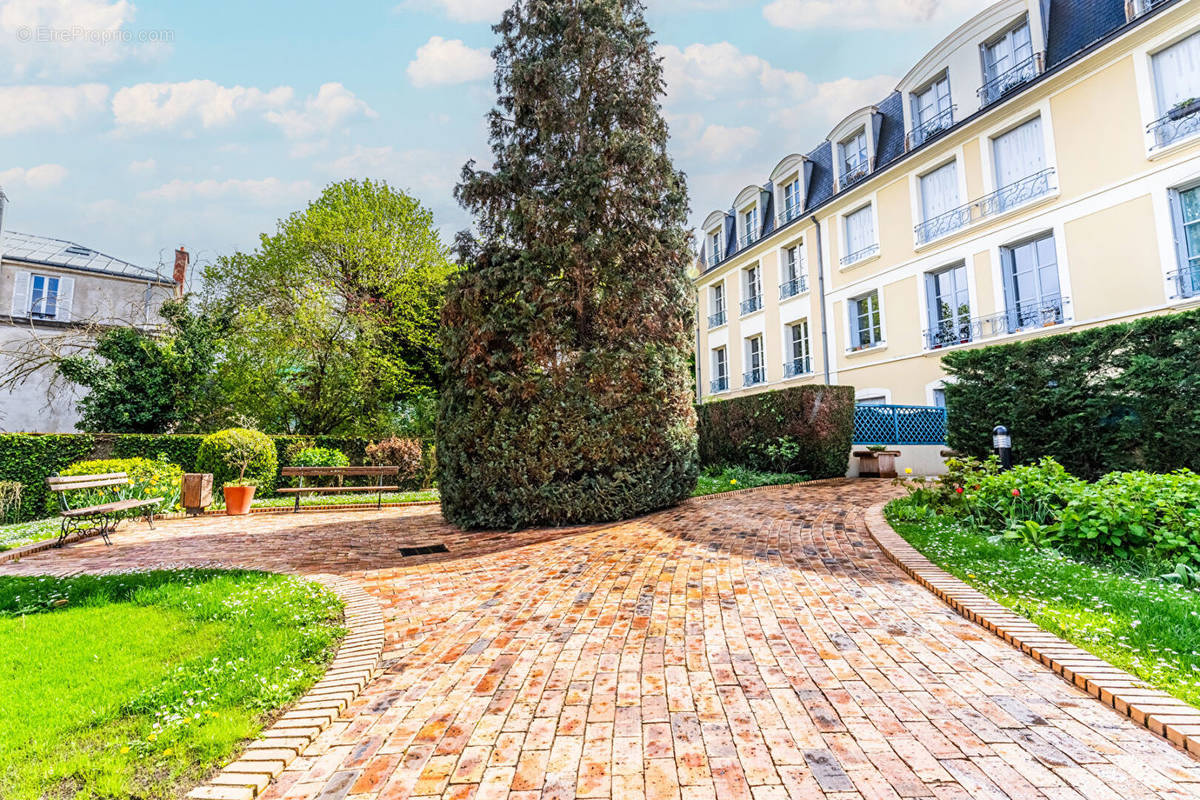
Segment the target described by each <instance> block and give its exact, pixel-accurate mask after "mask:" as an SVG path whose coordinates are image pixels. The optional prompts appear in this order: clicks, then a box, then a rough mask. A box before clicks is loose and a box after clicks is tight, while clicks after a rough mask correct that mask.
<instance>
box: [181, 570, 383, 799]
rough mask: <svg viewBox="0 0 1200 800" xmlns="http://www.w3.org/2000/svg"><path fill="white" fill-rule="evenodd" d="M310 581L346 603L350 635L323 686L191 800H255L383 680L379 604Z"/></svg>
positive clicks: (336, 583) (336, 581) (331, 578)
mask: <svg viewBox="0 0 1200 800" xmlns="http://www.w3.org/2000/svg"><path fill="white" fill-rule="evenodd" d="M308 579H309V580H314V581H317V582H318V583H320V584H322V585H323V586H325V587H326V588H328V589H331V590H333V591H334V592H336V593H337V595H338V597H340V598H341V599H342V602H343V603H344V604H345V607H346V608H345V620H344V622H343V624H344V625H345V627H346V628H348V629H349V633H348V634H347V635H346V638H345V639H343V640H342V644H341V646H340V647H338V652H337V655H336V656H334V658H333V661H331V662H330V663H329V668H328V669H326V670H325V675H324V676H323V677H322V678H321V680H319V681H317V682H316V683H315V684H313V686H312V688H311V689H309V690H308V693H307V694H305V695H304V696H303V697H301V698H300V699H299V700H297V701H296V702H295V703H293V704H292V707H291V709H290V710H288V711H287V713H285V714H284V715H283V716H281V717H280V718H279V719H278V720H276V722H275V724H274V725H272V726H271V727H269V728H267V729H266V730H265V731H263V732H262V734H261V735H260V736H259V738H258V739H256V740H255V741H253V742H251V743H250V744H249V745H248V746H247V747H246V749H245V751H244V752H242V754H241V755H240V756H238V757H237V759H236V760H234V761H232V762H230V763H229V764H228V765H226V766H225V768H224V769H222V770H221V771H220V772H219V773H217V774H216V775H214V776H212V777H211V778H209V779H208V780H207V781H206V782H204V783H203V784H201V785H200V786H197V787H196V788H195V789H192V790H191V791H190V792H188V794H187V796H188V797H189V798H191V800H254V798H255V797H257V796H258V794H259V793H260V792H262V791H263V790H264V789H266V788H267V786H269V785H270V783H271V781H272V780H274V779H275V777H276V776H278V775H279V773H281V772H283V771H284V769H286V768H287V766H288V764H290V763H292V761H294V760H295V759H296V758H297V756H299V755H300V754H301V753H302V752H304V750H305V749H306V748H307V747H308V746H309V745H310V744H312V742H313V740H314V739H316V738H317V736H319V735H320V733H321V731H323V730H325V728H327V727H329V724H330V723H331V722H333V721H334V720H335V719H337V718H338V717H339V716H341V713H342V711H344V710H345V708H346V707H347V706H348V705H349V704H350V703H351V702H352V701H353V700H354V698H356V697H358V695H359V693H360V692H361V691H362V690H363V689H364V688H365V687H366V686H367V685H368V684H370V683H371V681H372V680H374V679H375V677H376V676H377V675H378V674H379V669H380V664H381V662H382V660H383V641H384V636H383V613H382V612H381V611H380V609H379V603H377V602H376V601H375V599H374V598H373V597H371V595H369V594H367V593H366V592H365V591H363V589H362V587H361V586H359V585H358V584H357V583H356V582H354V581H352V580H350V579H348V578H341V577H338V576H336V575H314V576H310V577H308Z"/></svg>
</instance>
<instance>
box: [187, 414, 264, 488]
mask: <svg viewBox="0 0 1200 800" xmlns="http://www.w3.org/2000/svg"><path fill="white" fill-rule="evenodd" d="M278 458H279V457H278V455H277V454H276V450H275V443H274V442H272V441H271V437H269V436H267V435H266V434H265V433H260V432H259V431H254V430H250V429H248V428H229V429H227V430H223V431H217V432H216V433H214V434H211V435H210V436H206V437H205V438H204V442H203V443H202V444H201V445H200V452H199V453H198V454H197V456H196V467H197V469H199V470H200V471H201V472H211V473H212V474H213V484H214V485H216V486H224V485H225V484H226V483H231V482H234V481H237V480H239V473H240V472H241V470H240V469H239V463H235V462H241V461H242V459H245V476H244V478H245V481H246V482H247V483H249V482H253V483H254V485H256V486H257V487H259V491H260V492H261V493H262V494H269V493H270V492H272V491H273V490H274V489H275V479H276V475H277V472H278V466H279V461H278Z"/></svg>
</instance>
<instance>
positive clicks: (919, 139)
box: [905, 106, 958, 150]
mask: <svg viewBox="0 0 1200 800" xmlns="http://www.w3.org/2000/svg"><path fill="white" fill-rule="evenodd" d="M957 108H958V106H950V107H949V108H947V109H946V110H945V111H942V112H940V113H938V114H937V115H936V116H934V117H931V118H929V119H927V120H925V121H924V122H922V123H920V124H918V125H915V126H913V129H912V130H911V131H909V132H908V136H906V137H905V148H906V149H908V150H912V149H913V148H914V147H919V146H920V145H922V144H924V143H925V142H928V141H929V140H930V139H933V138H936V137H937V136H939V135H941V134H943V133H945V132H946V131H948V130H950V129H951V128H952V127H954V111H955V109H957Z"/></svg>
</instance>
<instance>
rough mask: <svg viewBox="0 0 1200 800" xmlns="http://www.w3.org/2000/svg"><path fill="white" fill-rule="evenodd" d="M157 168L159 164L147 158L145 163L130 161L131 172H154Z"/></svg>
mask: <svg viewBox="0 0 1200 800" xmlns="http://www.w3.org/2000/svg"><path fill="white" fill-rule="evenodd" d="M157 166H158V162H157V161H155V160H154V159H153V158H147V159H145V160H144V161H130V162H129V171H130V172H153V171H154V168H155V167H157Z"/></svg>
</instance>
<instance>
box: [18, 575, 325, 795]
mask: <svg viewBox="0 0 1200 800" xmlns="http://www.w3.org/2000/svg"><path fill="white" fill-rule="evenodd" d="M340 614H341V605H340V602H339V601H338V599H337V597H336V596H335V595H333V594H332V593H331V592H328V591H327V590H325V589H323V588H321V587H319V586H315V585H312V584H308V583H305V582H302V581H300V580H297V579H295V578H288V577H283V576H278V575H267V574H263V573H255V572H217V571H201V570H185V571H178V572H147V573H130V574H124V575H108V576H101V577H78V578H68V579H58V578H0V697H3V698H4V702H3V703H0V797H3V798H5V800H40V798H73V799H74V800H92V799H93V798H95V800H100V799H101V798H104V799H105V800H107V799H108V798H125V797H137V798H146V799H147V800H159V799H161V798H177V797H181V796H182V795H183V794H184V793H186V791H187V790H188V789H189V788H190V787H191V786H193V785H195V784H196V783H198V782H200V781H201V780H202V779H203V778H204V777H205V776H206V775H207V774H208V772H209V771H210V770H211V769H213V768H214V767H216V766H217V765H219V764H221V763H223V762H224V761H226V760H227V759H228V758H229V757H231V756H232V755H234V753H235V751H236V750H237V748H238V747H239V743H240V742H242V741H243V740H244V739H246V738H247V737H250V736H253V735H254V734H256V733H257V732H258V731H259V730H260V729H261V727H262V724H263V722H264V721H265V720H267V719H268V718H269V717H270V716H271V713H272V711H273V710H275V709H278V708H280V707H281V706H284V705H286V704H287V703H288V702H290V701H292V700H294V699H295V698H296V697H298V696H300V695H301V694H303V692H304V691H305V690H306V689H307V688H308V687H309V686H311V685H312V684H313V683H314V682H315V681H316V680H317V679H318V678H319V677H320V675H321V674H322V673H323V671H324V664H325V663H327V661H328V660H329V658H331V657H332V655H333V652H334V650H335V648H336V644H337V642H338V640H339V639H340V637H341V629H340V628H339V627H338V620H339V619H340Z"/></svg>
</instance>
